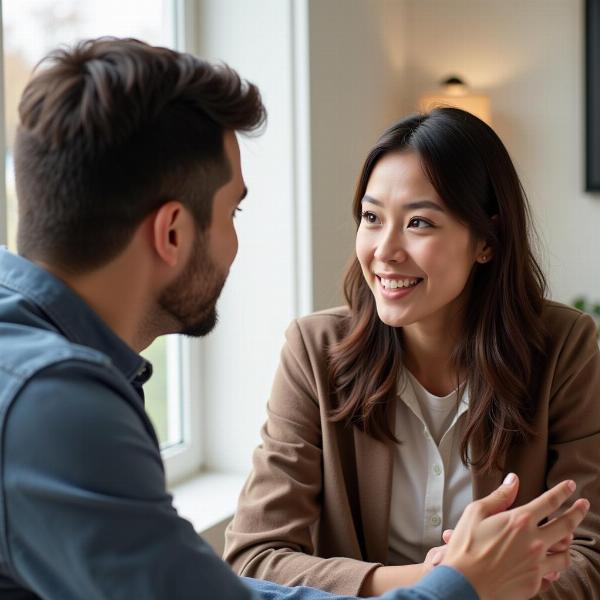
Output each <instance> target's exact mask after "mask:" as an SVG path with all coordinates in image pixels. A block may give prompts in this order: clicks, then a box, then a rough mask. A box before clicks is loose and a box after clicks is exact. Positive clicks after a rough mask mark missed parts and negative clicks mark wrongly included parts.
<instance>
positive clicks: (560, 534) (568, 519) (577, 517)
mask: <svg viewBox="0 0 600 600" xmlns="http://www.w3.org/2000/svg"><path fill="white" fill-rule="evenodd" d="M589 508H590V503H589V502H588V501H587V500H585V499H584V498H580V499H579V500H577V501H575V502H574V503H573V505H572V506H571V507H570V508H569V509H568V510H566V511H565V512H564V513H563V514H562V515H560V516H559V517H556V518H555V519H552V521H550V522H549V523H546V524H545V525H542V526H541V527H539V533H540V537H541V538H542V540H543V541H544V543H545V544H546V545H547V546H548V548H550V546H553V545H554V544H557V543H558V542H559V541H561V540H563V539H564V538H566V537H568V536H570V535H571V534H572V533H573V530H574V529H575V528H576V527H577V525H579V523H581V521H583V519H584V517H585V515H586V514H587V512H588V510H589Z"/></svg>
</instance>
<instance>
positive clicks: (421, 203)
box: [361, 194, 445, 212]
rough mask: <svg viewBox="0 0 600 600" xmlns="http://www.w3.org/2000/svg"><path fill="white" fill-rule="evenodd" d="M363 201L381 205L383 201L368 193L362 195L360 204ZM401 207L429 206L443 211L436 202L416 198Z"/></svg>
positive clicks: (416, 207)
mask: <svg viewBox="0 0 600 600" xmlns="http://www.w3.org/2000/svg"><path fill="white" fill-rule="evenodd" d="M363 202H369V203H370V204H375V205H376V206H383V202H381V200H377V198H373V196H369V195H368V194H365V195H364V196H363V198H362V200H361V204H362V203H363ZM402 208H404V209H408V210H415V209H418V208H430V209H432V210H437V211H438V212H445V211H444V209H443V207H442V206H440V205H439V204H437V202H432V201H431V200H416V201H415V202H408V203H407V204H405V205H404V206H403V207H402Z"/></svg>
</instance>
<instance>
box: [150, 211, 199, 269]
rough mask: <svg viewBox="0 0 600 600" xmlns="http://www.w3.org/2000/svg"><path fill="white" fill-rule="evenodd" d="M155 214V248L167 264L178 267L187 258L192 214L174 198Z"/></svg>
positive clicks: (153, 227) (153, 230) (153, 229)
mask: <svg viewBox="0 0 600 600" xmlns="http://www.w3.org/2000/svg"><path fill="white" fill-rule="evenodd" d="M153 215H154V216H153V220H152V236H153V240H152V241H153V244H154V249H155V251H156V253H157V255H158V256H159V257H160V259H161V260H162V261H163V262H164V263H165V264H167V265H168V266H170V267H176V266H177V265H178V264H180V263H181V262H182V261H183V262H185V260H186V259H187V253H188V252H189V246H190V243H189V239H190V234H191V232H192V227H191V226H190V219H191V215H190V214H189V212H188V211H187V210H186V208H185V207H184V206H183V204H181V202H177V201H174V200H173V201H170V202H165V203H164V204H163V205H162V206H161V207H160V208H159V209H158V210H157V211H156V212H155V213H153Z"/></svg>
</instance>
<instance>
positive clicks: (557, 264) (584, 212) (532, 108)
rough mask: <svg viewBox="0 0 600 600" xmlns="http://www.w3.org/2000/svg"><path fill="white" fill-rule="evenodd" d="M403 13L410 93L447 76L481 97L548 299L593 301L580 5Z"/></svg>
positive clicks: (545, 1) (598, 252)
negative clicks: (515, 176)
mask: <svg viewBox="0 0 600 600" xmlns="http://www.w3.org/2000/svg"><path fill="white" fill-rule="evenodd" d="M407 12H408V27H407V30H408V32H409V38H408V43H409V47H410V48H411V54H410V70H409V81H410V85H411V89H412V90H413V92H414V94H415V95H416V94H418V93H419V92H421V91H422V90H424V89H427V88H428V87H430V86H432V85H433V84H434V83H435V82H436V81H438V80H439V79H440V78H442V77H443V76H444V75H445V74H447V73H450V72H454V71H458V72H460V73H461V74H463V75H464V77H465V78H466V79H467V80H468V81H469V83H470V84H471V85H473V86H474V87H478V88H480V89H484V90H486V92H487V93H488V94H489V95H490V97H491V101H492V110H493V126H494V128H495V129H496V131H497V132H498V134H499V135H500V137H501V138H502V139H503V141H504V142H505V144H506V146H507V147H508V150H509V152H510V153H511V155H512V157H513V160H514V162H515V164H516V166H517V170H518V172H519V174H520V175H521V178H522V181H523V184H524V186H525V189H526V191H527V193H528V195H529V199H530V201H531V204H532V206H533V209H534V213H535V217H536V220H537V224H538V229H539V232H540V234H541V238H542V245H543V247H542V251H543V264H544V265H545V266H546V272H547V274H548V275H549V280H550V284H551V293H552V296H553V297H554V298H555V299H557V300H560V301H564V302H570V301H572V300H573V298H574V297H575V296H577V295H578V294H580V293H585V294H588V295H589V296H591V297H593V298H597V299H600V235H599V228H600V197H599V196H598V195H595V196H594V195H589V194H585V193H584V192H583V189H584V156H585V155H584V123H583V115H584V96H583V85H584V81H583V72H584V55H583V50H584V38H583V24H584V21H583V2H582V1H580V0H502V1H499V0H451V1H443V0H412V1H411V2H410V3H409V5H408V11H407ZM414 97H415V96H413V99H414ZM599 109H600V107H599Z"/></svg>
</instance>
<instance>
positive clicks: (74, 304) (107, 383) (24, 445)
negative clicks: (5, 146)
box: [0, 39, 586, 600]
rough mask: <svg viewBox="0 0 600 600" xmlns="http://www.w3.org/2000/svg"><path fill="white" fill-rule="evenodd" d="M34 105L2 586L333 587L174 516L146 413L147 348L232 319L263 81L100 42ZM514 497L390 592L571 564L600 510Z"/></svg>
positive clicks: (491, 501) (19, 170)
mask: <svg viewBox="0 0 600 600" xmlns="http://www.w3.org/2000/svg"><path fill="white" fill-rule="evenodd" d="M19 112H20V120H21V124H20V127H19V130H18V133H17V140H16V150H15V169H16V177H17V192H18V198H19V229H18V247H19V254H20V256H15V255H12V254H11V253H9V252H7V251H6V250H2V251H1V252H0V339H1V340H2V353H1V356H0V448H1V450H0V452H1V459H2V460H1V463H0V464H1V465H2V467H1V471H0V492H1V494H0V595H1V597H2V598H13V599H16V598H19V599H25V598H27V599H29V598H40V597H41V598H46V599H49V600H53V599H56V600H59V599H60V600H70V599H76V598H82V599H86V600H91V599H105V598H106V599H116V598H123V599H127V600H132V599H135V600H137V599H149V600H153V599H159V598H160V599H167V598H168V599H179V598H182V599H185V598H211V599H213V598H214V599H221V598H226V599H229V598H231V599H240V600H241V599H245V598H255V597H258V596H257V594H258V593H260V594H261V597H263V598H283V597H285V598H290V599H292V598H293V599H300V598H301V599H303V600H308V599H313V598H324V597H328V596H329V595H327V594H324V593H321V592H319V591H316V590H310V589H308V588H297V589H285V588H280V587H279V586H276V585H273V584H268V583H261V582H252V581H249V580H246V581H245V582H242V580H240V579H238V578H237V577H235V576H234V575H233V573H232V572H231V571H230V570H229V568H228V567H227V566H226V565H225V564H224V563H223V562H222V561H221V560H220V559H219V558H218V557H217V556H216V555H215V554H214V553H213V552H212V551H211V550H210V548H209V547H208V545H207V544H206V543H205V542H203V541H202V540H201V539H200V538H199V537H198V536H197V535H196V533H195V532H194V530H193V528H192V526H191V525H190V524H189V523H188V522H186V521H185V520H183V519H181V518H180V517H179V516H178V515H177V514H176V512H175V510H174V508H173V506H172V504H171V498H170V496H169V494H168V493H167V490H166V486H165V479H164V472H163V465H162V462H161V457H160V451H159V446H158V443H157V439H156V435H155V433H154V430H153V428H152V425H151V424H150V421H149V420H148V417H147V416H146V414H145V412H144V406H143V393H142V385H143V384H144V383H145V382H146V381H147V380H148V378H149V377H150V374H151V367H150V365H149V364H148V363H146V362H145V361H144V360H143V359H142V358H141V357H140V356H139V355H138V352H139V351H140V350H141V349H143V348H144V347H146V346H147V345H148V344H150V343H151V342H152V340H154V339H155V338H156V337H157V336H158V335H163V334H166V333H173V332H179V333H184V334H187V335H192V336H200V335H204V334H206V333H208V332H209V331H210V330H211V329H212V328H213V326H214V325H215V323H216V311H215V305H216V301H217V298H218V296H219V293H220V291H221V289H222V287H223V285H224V283H225V279H226V277H227V274H228V270H229V267H230V265H231V263H232V261H233V259H234V257H235V254H236V252H237V237H236V233H235V228H234V216H235V212H236V210H237V208H238V205H239V203H240V202H241V200H242V199H243V197H244V196H245V194H246V188H245V185H244V181H243V177H242V172H241V166H240V156H239V148H238V144H237V140H236V137H235V131H241V132H244V131H250V130H253V129H255V128H257V127H259V126H260V125H261V124H262V123H263V122H264V119H265V111H264V107H263V105H262V103H261V99H260V95H259V92H258V90H257V88H256V87H255V86H253V85H250V84H247V83H245V82H242V81H241V80H240V78H239V77H238V76H237V74H236V73H235V72H233V71H232V70H230V69H229V68H227V67H223V66H218V67H217V66H212V65H209V64H207V63H204V62H202V61H199V60H197V59H195V58H193V57H192V56H189V55H186V54H180V53H177V52H173V51H170V50H167V49H163V48H153V47H150V46H148V45H146V44H143V43H141V42H138V41H135V40H117V39H103V40H97V41H88V42H84V43H82V44H80V45H78V46H77V47H76V48H74V49H73V50H71V51H66V50H61V51H57V52H56V53H54V54H53V55H52V56H51V58H50V60H49V61H47V65H46V67H45V68H43V69H42V70H40V71H39V72H38V73H37V74H36V75H35V76H34V78H33V80H32V81H31V82H30V83H29V85H28V86H27V88H26V90H25V92H24V94H23V98H22V101H21V104H20V108H19ZM516 491H517V482H516V480H513V481H512V482H509V483H508V484H507V485H505V486H503V487H502V488H501V489H500V490H498V491H497V492H495V494H493V495H491V496H490V497H488V498H486V499H484V500H482V501H480V502H477V503H474V504H473V505H472V506H471V507H470V508H469V509H468V510H467V511H466V514H465V517H464V518H463V519H462V520H461V522H460V523H459V526H458V527H457V529H456V531H455V533H454V535H453V537H452V540H451V541H450V544H449V545H448V547H447V548H446V549H445V556H444V558H443V560H442V563H443V565H444V566H441V567H438V568H435V569H433V570H432V572H431V573H430V574H429V575H428V576H427V577H425V578H424V579H423V581H422V582H421V583H420V584H419V585H417V586H416V587H415V588H413V589H411V590H403V591H400V590H399V591H397V592H393V593H391V594H388V598H390V599H391V598H397V599H402V598H438V599H445V598H461V599H462V598H464V599H469V598H477V597H478V595H477V594H479V596H480V597H481V598H487V597H491V596H492V594H495V593H497V592H498V591H499V590H500V591H506V590H508V591H510V597H511V598H515V599H518V598H521V597H522V598H525V597H527V596H528V595H532V594H534V593H536V592H537V590H538V589H539V587H540V585H541V582H542V576H543V575H545V574H547V573H553V572H555V571H560V570H562V569H564V568H565V567H566V566H567V564H568V555H567V552H566V546H567V545H568V544H566V543H565V540H567V541H568V536H569V535H570V534H571V532H572V531H573V529H574V527H575V526H576V525H577V523H578V522H579V521H580V520H581V519H582V518H583V515H584V514H585V511H586V504H585V501H578V502H576V503H575V504H573V506H572V507H571V508H570V509H569V510H568V511H566V512H565V513H564V514H563V515H562V516H561V517H559V518H556V519H554V520H553V521H552V522H551V523H549V524H548V525H546V526H544V527H541V528H539V527H538V526H537V523H538V522H539V521H540V520H541V519H543V518H544V517H546V516H548V515H549V514H551V513H552V512H554V511H555V510H556V509H557V508H558V507H559V506H560V505H561V504H562V503H563V502H564V501H565V500H566V499H567V498H568V496H570V494H571V493H572V489H571V487H570V483H569V482H564V483H563V484H561V485H559V486H557V487H556V488H555V489H553V490H552V491H551V492H549V493H547V494H546V495H544V496H542V497H541V498H540V499H538V500H536V501H534V502H532V503H531V504H530V505H528V506H526V507H524V508H520V509H516V510H514V511H509V512H501V511H503V510H505V509H506V508H508V506H509V505H510V504H511V503H512V502H513V500H514V498H515V495H516ZM495 513H501V514H495ZM492 515H495V516H492ZM561 540H562V541H561ZM557 543H558V544H559V545H558V546H557V545H556V544H557ZM561 544H562V545H561ZM553 545H554V546H553ZM549 549H552V550H553V552H552V553H550V554H547V551H548V550H549ZM506 573H509V575H507V574H506ZM248 586H252V587H254V588H255V590H254V591H251V589H250V587H248ZM257 590H258V591H257Z"/></svg>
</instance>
